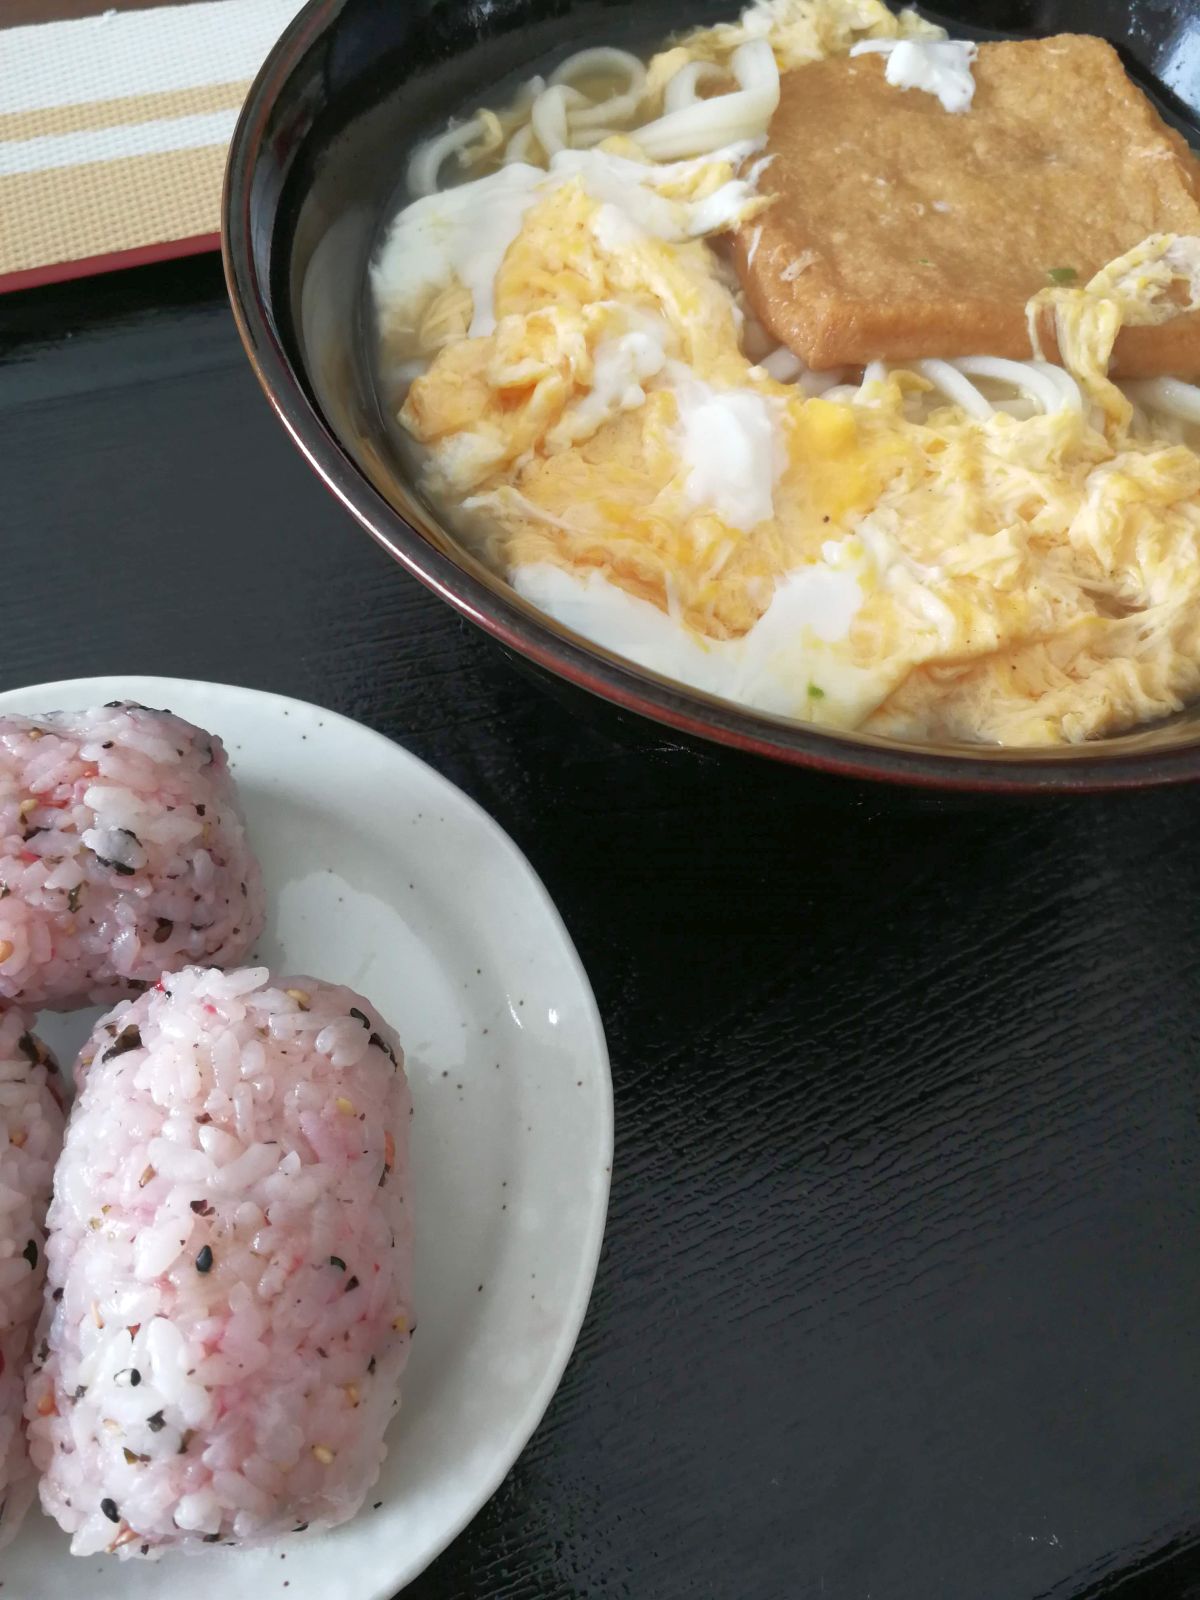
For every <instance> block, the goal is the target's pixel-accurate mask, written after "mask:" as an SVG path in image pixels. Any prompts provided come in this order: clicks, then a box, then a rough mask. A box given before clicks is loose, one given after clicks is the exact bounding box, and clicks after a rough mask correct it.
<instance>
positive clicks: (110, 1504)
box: [100, 1500, 121, 1522]
mask: <svg viewBox="0 0 1200 1600" xmlns="http://www.w3.org/2000/svg"><path fill="white" fill-rule="evenodd" d="M100 1510H101V1511H102V1512H103V1513H104V1515H105V1516H106V1517H107V1518H108V1520H109V1521H110V1522H120V1520H121V1513H120V1512H119V1511H118V1510H117V1502H116V1501H115V1500H101V1502H100Z"/></svg>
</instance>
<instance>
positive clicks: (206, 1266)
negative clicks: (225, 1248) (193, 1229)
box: [196, 1244, 213, 1272]
mask: <svg viewBox="0 0 1200 1600" xmlns="http://www.w3.org/2000/svg"><path fill="white" fill-rule="evenodd" d="M212 1264H213V1253H212V1246H211V1245H210V1244H206V1245H205V1246H204V1248H203V1249H202V1250H201V1251H200V1254H199V1255H198V1256H197V1257H196V1271H197V1272H211V1271H212Z"/></svg>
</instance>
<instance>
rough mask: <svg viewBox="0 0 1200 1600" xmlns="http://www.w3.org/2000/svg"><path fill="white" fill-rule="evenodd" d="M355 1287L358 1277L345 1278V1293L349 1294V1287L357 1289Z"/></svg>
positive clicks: (356, 1286)
mask: <svg viewBox="0 0 1200 1600" xmlns="http://www.w3.org/2000/svg"><path fill="white" fill-rule="evenodd" d="M357 1288H358V1279H357V1278H355V1277H353V1276H351V1277H349V1278H347V1279H346V1288H345V1293H346V1294H349V1293H350V1291H351V1289H357Z"/></svg>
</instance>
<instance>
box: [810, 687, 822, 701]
mask: <svg viewBox="0 0 1200 1600" xmlns="http://www.w3.org/2000/svg"><path fill="white" fill-rule="evenodd" d="M808 698H809V699H810V700H824V698H825V691H824V689H822V688H821V686H820V684H818V683H810V684H809V686H808Z"/></svg>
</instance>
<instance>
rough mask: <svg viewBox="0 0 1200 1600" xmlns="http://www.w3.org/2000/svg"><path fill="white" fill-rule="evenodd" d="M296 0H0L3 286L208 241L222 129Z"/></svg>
mask: <svg viewBox="0 0 1200 1600" xmlns="http://www.w3.org/2000/svg"><path fill="white" fill-rule="evenodd" d="M301 3H302V0H174V3H172V4H166V5H156V6H148V5H146V4H145V3H144V0H141V3H139V0H124V3H123V4H114V0H105V3H101V0H0V291H2V290H5V289H17V288H25V287H28V286H30V285H33V284H38V283H47V282H53V281H54V280H55V279H60V278H70V277H81V276H84V275H86V274H88V273H93V272H104V271H109V270H111V269H113V268H115V267H120V266H133V265H137V264H140V263H142V262H145V261H152V260H157V259H161V258H163V257H166V256H172V255H187V254H192V253H195V252H198V251H201V250H208V249H215V248H216V247H217V245H218V244H219V242H220V239H219V235H220V225H221V218H220V207H221V179H222V175H223V173H224V167H225V154H226V150H227V147H228V144H229V138H230V135H231V134H232V132H233V128H234V124H235V122H236V121H237V116H238V111H239V110H240V108H241V104H242V101H243V99H244V98H245V95H246V91H247V89H248V88H249V86H250V81H251V79H252V78H253V76H254V74H255V73H256V72H257V70H258V68H259V66H260V65H261V64H262V61H263V58H264V57H265V56H266V54H267V51H268V50H269V49H270V47H271V45H272V44H273V43H274V42H275V40H276V39H277V38H278V36H279V34H280V33H281V32H282V31H283V29H284V28H285V27H286V26H287V24H288V22H290V21H291V19H292V17H293V16H294V15H295V13H296V12H297V11H298V10H299V9H300V5H301Z"/></svg>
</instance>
